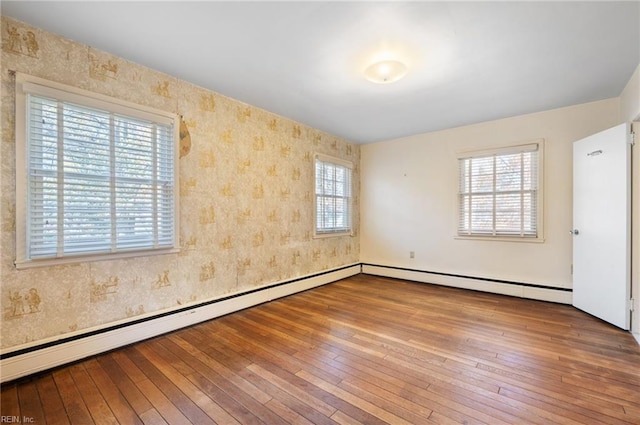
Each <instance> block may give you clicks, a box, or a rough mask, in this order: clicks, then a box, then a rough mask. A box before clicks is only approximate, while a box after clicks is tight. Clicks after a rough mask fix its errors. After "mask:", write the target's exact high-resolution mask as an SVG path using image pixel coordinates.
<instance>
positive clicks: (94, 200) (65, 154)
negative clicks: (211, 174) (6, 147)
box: [16, 75, 177, 267]
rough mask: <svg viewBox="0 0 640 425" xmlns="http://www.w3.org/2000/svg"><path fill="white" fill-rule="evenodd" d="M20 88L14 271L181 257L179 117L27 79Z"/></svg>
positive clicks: (21, 79)
mask: <svg viewBox="0 0 640 425" xmlns="http://www.w3.org/2000/svg"><path fill="white" fill-rule="evenodd" d="M16 86H17V97H16V99H17V102H16V108H17V119H16V127H17V128H16V139H17V143H16V145H17V155H16V159H17V173H18V175H17V185H16V187H17V198H18V202H17V205H18V210H17V216H18V218H19V220H18V226H17V227H18V250H17V258H16V264H17V265H18V266H19V267H20V266H23V267H27V266H30V265H31V266H33V265H44V264H55V263H58V262H69V261H79V260H80V259H81V260H82V261H86V260H87V256H95V257H104V256H107V255H108V256H111V255H120V256H123V255H125V254H128V255H133V254H136V255H140V253H141V252H144V253H146V254H150V253H154V252H167V251H168V250H169V251H170V250H173V249H174V248H177V236H176V234H177V231H176V223H177V191H176V181H177V172H176V165H177V164H176V156H175V146H176V140H175V139H176V136H175V127H176V126H175V121H176V120H175V116H172V115H168V114H166V113H162V112H156V111H150V110H149V109H147V108H143V107H137V106H135V105H130V104H124V103H123V102H120V101H117V100H115V99H111V98H107V97H105V96H98V95H93V94H91V93H87V92H84V91H81V90H78V89H75V88H71V87H66V86H62V85H59V84H54V83H50V82H47V81H45V80H41V79H36V78H34V77H28V76H25V75H18V76H17V81H16ZM71 259H75V260H71Z"/></svg>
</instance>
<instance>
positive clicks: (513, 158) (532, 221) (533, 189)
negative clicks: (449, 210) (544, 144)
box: [458, 144, 540, 238]
mask: <svg viewBox="0 0 640 425" xmlns="http://www.w3.org/2000/svg"><path fill="white" fill-rule="evenodd" d="M539 151H540V149H539V145H538V144H532V145H525V146H516V147H509V148H505V149H501V150H496V151H493V152H488V151H484V152H482V153H474V154H471V155H467V156H463V157H460V158H459V159H458V163H459V176H460V177H459V191H458V205H459V209H458V235H460V236H489V237H519V238H538V237H539V231H540V229H539V205H538V204H539V175H538V173H539Z"/></svg>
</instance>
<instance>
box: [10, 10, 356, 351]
mask: <svg viewBox="0 0 640 425" xmlns="http://www.w3.org/2000/svg"><path fill="white" fill-rule="evenodd" d="M1 30H2V92H1V95H2V110H1V114H2V118H1V124H2V142H1V144H0V171H1V174H0V189H1V192H0V226H1V229H2V233H1V235H2V236H1V240H0V261H1V263H0V281H1V289H0V298H1V301H0V308H1V324H2V329H1V335H2V338H1V344H0V345H1V347H2V349H4V350H6V349H13V348H18V347H19V346H22V345H23V344H30V343H37V342H38V341H40V340H43V339H46V338H50V337H56V336H60V335H65V334H70V333H73V332H77V331H82V330H84V329H89V328H92V327H96V326H101V325H105V324H110V323H114V322H117V321H121V320H126V319H128V318H133V317H136V316H140V315H145V314H152V313H154V312H160V311H163V310H165V309H168V308H174V307H176V306H180V305H186V304H189V303H194V302H199V301H205V300H208V299H212V298H216V297H219V296H222V295H225V294H231V293H235V292H242V291H246V290H250V289H253V288H256V287H259V286H262V285H268V284H270V283H274V282H277V281H281V280H286V279H290V278H296V277H300V276H303V275H306V274H310V273H315V272H319V271H322V270H327V269H331V268H335V267H339V266H341V265H345V264H351V263H354V262H357V261H358V258H359V251H360V249H359V236H358V234H359V222H358V216H359V205H358V204H359V202H358V195H357V194H358V193H359V180H360V179H359V164H360V150H359V147H358V146H357V145H353V144H350V143H348V142H347V141H344V140H341V139H338V138H336V137H333V136H331V135H329V134H326V133H323V132H320V131H318V130H315V129H312V128H309V127H306V126H304V125H302V124H299V123H296V122H293V121H291V120H288V119H285V118H283V117H280V116H277V115H274V114H272V113H269V112H267V111H264V110H261V109H258V108H256V107H253V106H250V105H247V104H243V103H240V102H238V101H235V100H233V99H229V98H227V97H224V96H222V95H220V94H217V93H214V92H211V91H208V90H205V89H203V88H200V87H197V86H194V85H192V84H190V83H187V82H185V81H181V80H178V79H176V78H173V77H170V76H168V75H165V74H162V73H160V72H157V71H154V70H151V69H148V68H144V67H142V66H139V65H136V64H134V63H131V62H128V61H125V60H123V59H121V58H118V57H115V56H112V55H110V54H108V53H105V52H101V51H97V50H95V49H93V48H91V47H87V46H84V45H80V44H77V43H75V42H72V41H69V40H66V39H63V38H60V37H58V36H55V35H53V34H50V33H46V32H44V31H41V30H39V29H37V28H33V27H29V26H27V25H25V24H22V23H20V22H17V21H14V20H11V19H8V18H6V17H2V26H1ZM12 71H18V72H24V73H27V74H30V75H34V76H38V77H42V78H46V79H49V80H52V81H57V82H60V83H64V84H68V85H73V86H76V87H80V88H82V89H87V90H91V91H93V92H97V93H102V94H106V95H110V96H114V97H118V98H121V99H124V100H127V101H131V102H134V103H138V104H143V105H148V106H151V107H154V108H157V109H162V110H166V111H171V112H174V113H177V114H179V115H181V116H182V117H183V122H182V126H181V145H180V164H179V166H180V241H181V242H180V243H181V252H180V253H178V254H170V255H163V256H150V257H138V258H132V259H121V260H113V261H100V262H86V263H78V264H71V265H64V266H55V267H39V268H33V269H27V270H16V269H15V266H14V265H13V262H14V260H15V137H14V131H15V129H14V119H15V117H14V106H15V99H14V98H15V93H14V90H15V82H14V81H15V78H14V76H13V75H12ZM316 152H317V153H323V154H326V155H331V156H334V157H339V158H342V159H346V160H349V161H352V162H353V163H354V188H353V189H354V193H355V194H356V195H355V198H354V211H355V215H354V229H355V232H354V236H342V237H333V238H320V239H315V238H313V189H314V186H313V178H314V176H313V155H314V153H316Z"/></svg>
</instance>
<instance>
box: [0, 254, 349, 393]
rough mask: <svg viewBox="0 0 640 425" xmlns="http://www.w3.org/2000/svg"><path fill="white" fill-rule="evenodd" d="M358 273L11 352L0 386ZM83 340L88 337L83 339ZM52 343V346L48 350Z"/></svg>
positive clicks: (0, 363) (336, 273)
mask: <svg viewBox="0 0 640 425" xmlns="http://www.w3.org/2000/svg"><path fill="white" fill-rule="evenodd" d="M358 273H360V264H353V265H349V266H345V267H341V268H338V269H335V270H329V271H327V272H323V273H318V274H313V275H309V276H303V277H301V278H299V279H296V280H295V281H292V282H291V283H283V284H277V283H274V284H271V285H268V286H265V287H264V288H263V289H257V290H254V291H251V292H249V293H247V294H237V295H235V296H231V295H226V296H225V297H224V298H221V299H220V300H219V301H216V300H209V301H205V302H200V303H198V304H196V305H194V306H193V308H188V309H185V307H184V306H182V307H180V309H174V310H175V313H172V312H171V310H167V311H163V312H156V313H155V314H154V316H153V317H150V318H149V320H146V321H142V322H140V318H135V319H134V320H132V321H131V322H132V324H131V325H127V324H126V322H125V323H119V324H118V326H119V327H117V328H116V329H112V330H106V329H109V328H112V327H113V324H110V325H109V326H108V327H103V329H105V331H104V332H101V329H88V330H84V331H83V333H80V334H78V335H76V338H74V339H72V340H70V341H68V342H61V343H55V340H54V341H40V342H39V345H43V344H44V343H45V342H47V343H48V344H46V345H47V346H46V348H41V349H38V348H37V347H38V345H36V346H34V347H33V348H34V349H33V350H24V348H27V347H16V348H14V349H12V351H11V352H8V353H2V356H3V358H2V360H0V382H8V381H12V380H14V379H18V378H21V377H23V376H27V375H31V374H33V373H36V372H40V371H43V370H46V369H50V368H53V367H56V366H60V365H63V364H66V363H70V362H73V361H76V360H80V359H83V358H85V357H89V356H92V355H96V354H99V353H102V352H105V351H109V350H112V349H114V348H118V347H123V346H125V345H128V344H131V343H134V342H138V341H142V340H144V339H148V338H152V337H154V336H158V335H161V334H164V333H167V332H171V331H174V330H176V329H180V328H184V327H186V326H190V325H194V324H197V323H200V322H204V321H206V320H210V319H214V318H216V317H220V316H223V315H225V314H229V313H233V312H235V311H239V310H242V309H245V308H247V307H252V306H255V305H258V304H262V303H264V302H267V301H271V300H274V299H277V298H280V297H284V296H287V295H291V294H295V293H297V292H301V291H306V290H307V289H311V288H315V287H317V286H322V285H325V284H328V283H331V282H335V281H337V280H340V279H344V278H346V277H349V276H354V275H356V274H358ZM155 316H159V317H155ZM154 317H155V318H154ZM83 334H86V335H87V336H82V335H83ZM65 339H68V336H65ZM52 342H53V344H51V343H52ZM17 351H26V352H25V353H24V354H18V355H15V356H11V353H12V352H17ZM6 356H8V358H7V357H6Z"/></svg>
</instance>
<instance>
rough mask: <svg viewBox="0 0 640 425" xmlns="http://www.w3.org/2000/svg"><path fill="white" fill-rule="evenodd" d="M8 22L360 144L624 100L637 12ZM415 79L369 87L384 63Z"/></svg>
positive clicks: (50, 8) (226, 14)
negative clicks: (372, 65)
mask: <svg viewBox="0 0 640 425" xmlns="http://www.w3.org/2000/svg"><path fill="white" fill-rule="evenodd" d="M0 7H1V11H2V14H3V15H6V16H9V17H12V18H15V19H18V20H20V21H23V22H26V23H28V24H31V25H34V26H36V27H39V28H42V29H44V30H47V31H49V32H53V33H56V34H59V35H62V36H64V37H67V38H70V39H72V40H75V41H78V42H80V43H83V44H87V45H90V46H93V47H95V48H98V49H101V50H104V51H107V52H110V53H112V54H115V55H117V56H120V57H123V58H125V59H128V60H130V61H133V62H136V63H139V64H142V65H145V66H148V67H150V68H154V69H156V70H159V71H162V72H165V73H167V74H170V75H172V76H175V77H178V78H180V79H183V80H187V81H190V82H192V83H194V84H197V85H200V86H202V87H205V88H208V89H211V90H214V91H216V92H218V93H221V94H224V95H226V96H229V97H232V98H235V99H238V100H240V101H242V102H246V103H249V104H251V105H255V106H258V107H261V108H264V109H266V110H269V111H271V112H274V113H277V114H279V115H282V116H285V117H288V118H291V119H293V120H296V121H298V122H301V123H304V124H307V125H309V126H312V127H315V128H318V129H321V130H324V131H326V132H329V133H331V134H334V135H336V136H339V137H343V138H346V139H348V140H351V141H353V142H356V143H368V142H374V141H380V140H388V139H394V138H398V137H402V136H406V135H411V134H417V133H423V132H429V131H434V130H439V129H444V128H450V127H456V126H461V125H466V124H472V123H477V122H482V121H489V120H493V119H499V118H504V117H508V116H514V115H520V114H524V113H530V112H537V111H542V110H547V109H553V108H558V107H563V106H569V105H574V104H578V103H583V102H590V101H595V100H600V99H606V98H610V97H616V96H619V95H620V93H621V91H622V90H623V89H624V86H625V84H626V83H627V81H628V80H629V78H630V77H631V74H632V73H633V71H634V70H635V68H636V66H637V65H638V64H639V63H640V2H637V1H627V2H577V1H571V2H491V3H485V2H339V1H333V2H310V1H307V2H268V1H260V2H219V1H208V2H207V1H201V2H185V1H183V2H168V1H162V2H153V1H143V2H101V1H89V2H61V1H45V2H35V1H26V2H25V1H21V2H18V1H6V0H4V1H2V3H1V5H0ZM381 49H382V50H385V49H386V50H388V51H393V52H395V53H394V54H395V55H396V56H399V57H401V58H402V59H403V60H404V61H405V62H407V63H408V65H409V67H410V70H409V74H408V75H407V76H406V77H405V78H404V79H403V80H401V81H399V82H397V83H394V84H390V85H378V84H374V83H371V82H369V81H367V80H365V79H364V77H363V76H362V73H361V72H362V70H363V69H364V67H366V65H367V64H368V61H369V60H370V59H371V58H372V57H373V56H375V55H376V54H377V53H378V51H380V50H381Z"/></svg>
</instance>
